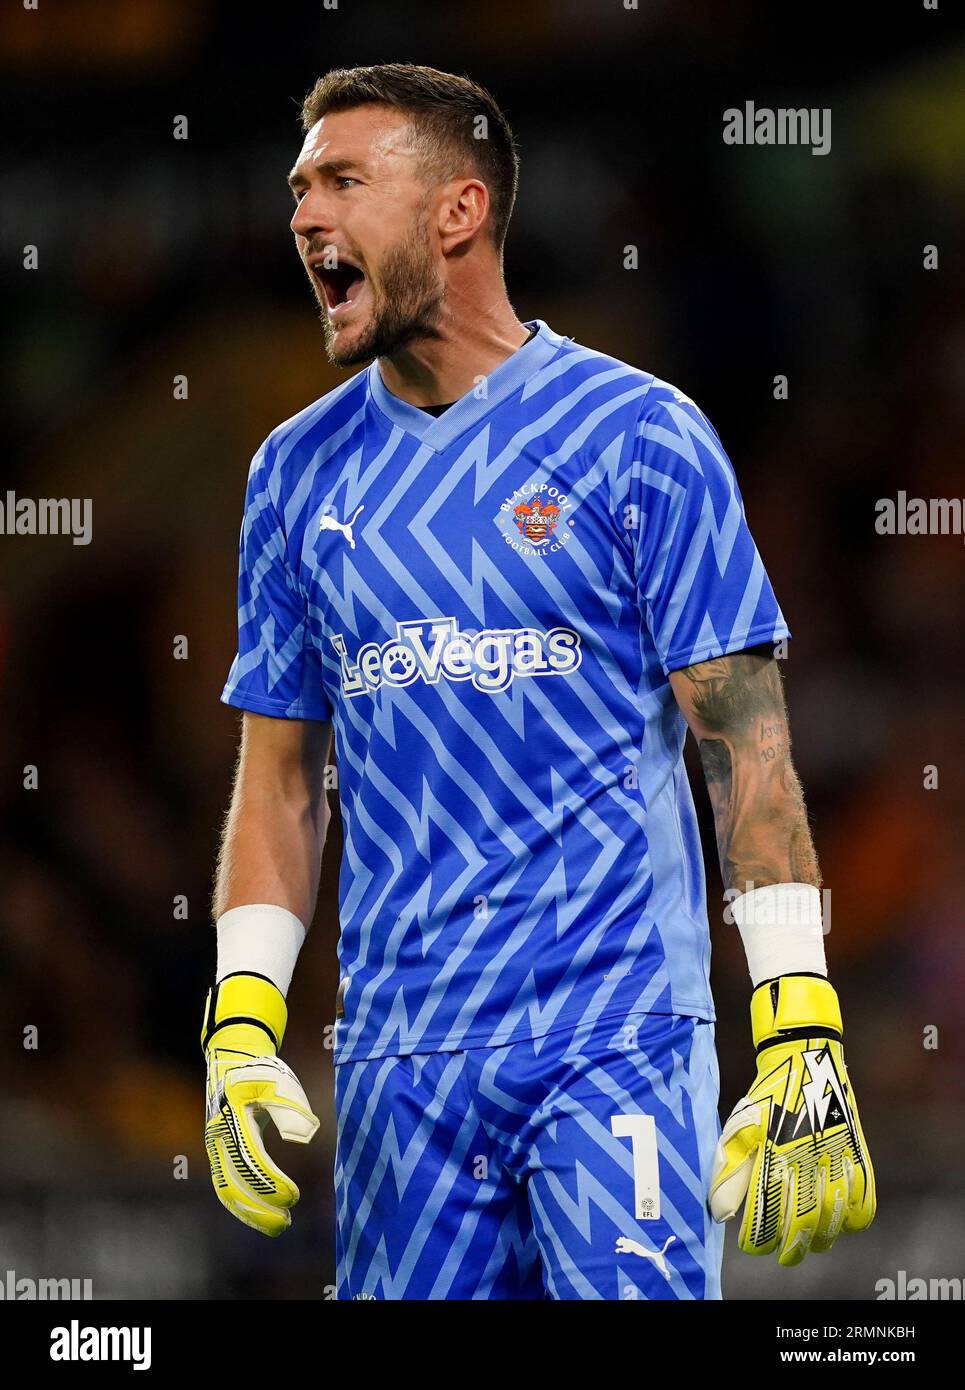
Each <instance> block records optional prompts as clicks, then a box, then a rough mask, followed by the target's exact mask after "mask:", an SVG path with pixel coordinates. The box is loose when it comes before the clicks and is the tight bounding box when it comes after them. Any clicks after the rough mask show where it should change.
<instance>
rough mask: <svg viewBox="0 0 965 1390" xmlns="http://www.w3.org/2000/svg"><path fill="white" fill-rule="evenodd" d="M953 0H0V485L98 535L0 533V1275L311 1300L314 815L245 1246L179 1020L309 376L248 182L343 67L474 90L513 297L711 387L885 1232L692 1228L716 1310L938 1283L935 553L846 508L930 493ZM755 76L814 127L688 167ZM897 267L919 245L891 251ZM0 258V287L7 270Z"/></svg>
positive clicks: (191, 1009)
mask: <svg viewBox="0 0 965 1390" xmlns="http://www.w3.org/2000/svg"><path fill="white" fill-rule="evenodd" d="M952 8H953V7H952V6H951V5H950V4H948V5H942V7H941V10H940V11H939V12H938V13H934V12H931V11H928V10H925V9H924V8H923V6H922V4H920V3H918V0H907V3H905V4H893V5H890V6H881V5H873V4H861V5H848V4H845V3H839V4H837V5H834V6H831V5H822V4H815V3H800V2H799V0H795V3H782V4H781V5H779V6H777V5H774V4H768V3H764V0H729V2H728V3H723V2H722V0H701V2H700V3H689V4H688V3H674V4H670V3H654V0H640V5H639V8H638V9H637V10H627V9H625V8H624V7H623V5H622V4H621V3H620V0H593V2H592V3H591V0H553V3H550V0H525V3H520V0H478V2H477V3H471V4H470V3H464V4H455V3H448V4H432V3H424V4H419V5H406V4H390V3H371V2H370V0H352V2H351V3H350V2H349V0H342V3H341V4H340V5H339V8H338V9H336V10H326V9H325V8H324V7H323V5H321V4H302V5H295V4H287V5H286V4H276V5H273V6H268V7H257V8H249V7H245V6H237V5H227V4H217V3H206V4H205V3H197V2H196V0H130V2H129V3H122V0H96V2H95V0H85V2H84V3H81V0H75V2H74V3H61V4H55V3H48V0H41V5H40V8H39V10H38V11H36V12H29V11H24V10H22V9H21V7H20V6H19V5H18V4H14V3H12V4H10V5H9V6H8V7H6V8H5V10H4V11H3V13H2V17H0V82H2V88H3V93H4V110H5V119H4V121H3V122H2V123H0V143H2V151H3V171H4V174H3V183H2V192H0V257H2V265H3V290H4V296H5V301H4V306H3V309H4V312H3V316H2V327H0V362H2V373H0V378H2V390H3V395H4V404H5V432H4V449H3V456H2V475H0V476H2V485H0V496H2V495H3V494H4V493H5V492H6V490H7V489H13V490H14V491H15V492H16V493H17V495H18V496H21V497H23V496H28V497H78V498H85V497H89V498H91V499H92V502H93V543H92V544H91V545H89V546H87V547H82V546H73V545H72V544H71V542H70V539H69V538H67V537H37V538H34V537H26V536H12V537H11V536H3V537H0V682H2V684H0V701H2V705H0V718H2V727H3V738H2V743H0V814H2V816H3V822H4V830H3V837H2V841H0V884H2V893H0V1046H2V1066H3V1079H4V1088H3V1089H4V1108H3V1109H4V1125H3V1132H4V1180H3V1183H2V1184H0V1276H2V1274H3V1271H5V1270H6V1269H13V1270H15V1271H16V1272H17V1274H18V1275H31V1276H33V1277H41V1276H49V1277H69V1276H76V1277H81V1278H84V1277H91V1278H93V1280H94V1289H95V1293H96V1294H98V1295H100V1296H114V1297H148V1298H154V1297H168V1298H195V1297H198V1298H201V1297H226V1296H258V1297H281V1296H286V1295H310V1296H312V1295H317V1296H323V1295H324V1293H325V1290H326V1286H329V1288H330V1286H331V1283H332V1277H333V1267H332V1227H333V1213H332V1198H331V1165H332V1134H333V1131H332V1113H331V1085H332V1076H331V1054H330V1052H329V1051H327V1050H326V1048H325V1046H324V1029H325V1027H326V1026H327V1025H328V1024H329V1023H330V1021H331V1016H332V1012H333V1001H334V987H335V978H336V972H335V949H334V948H335V935H336V923H335V915H334V902H335V887H336V875H337V861H338V849H339V844H338V839H337V833H336V832H334V831H333V837H332V843H331V844H330V846H329V848H328V850H327V852H326V862H325V868H324V871H323V884H322V893H321V898H320V907H319V912H318V915H317V919H316V922H315V924H314V929H313V932H312V935H311V936H310V938H309V942H308V944H307V946H306V947H305V950H304V951H303V953H302V957H301V961H300V965H299V970H298V972H297V974H296V979H295V983H294V985H293V988H292V991H291V994H290V998H289V1002H290V1005H291V1013H292V1023H291V1027H290V1034H289V1042H288V1045H287V1047H286V1055H287V1056H288V1058H289V1059H290V1060H291V1062H292V1063H293V1065H294V1066H295V1067H296V1069H297V1070H298V1071H299V1073H300V1075H301V1078H302V1080H303V1082H304V1083H305V1085H306V1088H307V1090H308V1093H309V1095H310V1096H311V1097H312V1099H313V1101H314V1102H315V1105H316V1108H317V1109H318V1110H319V1113H320V1114H321V1115H322V1117H323V1127H322V1132H321V1134H320V1135H319V1137H318V1139H317V1140H316V1142H315V1144H314V1145H313V1146H312V1148H310V1149H309V1150H307V1151H304V1152H298V1153H294V1154H292V1153H290V1152H288V1151H285V1152H284V1153H280V1154H279V1156H280V1157H281V1159H282V1162H283V1166H287V1167H288V1168H289V1171H291V1172H292V1173H294V1174H295V1175H296V1176H297V1178H298V1180H299V1182H300V1183H301V1186H302V1190H303V1199H302V1203H301V1205H300V1206H299V1208H298V1210H297V1212H296V1216H295V1222H294V1226H293V1228H292V1230H291V1232H289V1233H288V1234H287V1235H286V1236H285V1237H284V1238H283V1239H282V1240H280V1241H276V1242H269V1241H266V1240H264V1239H263V1238H261V1237H259V1236H258V1235H256V1234H255V1233H253V1232H250V1231H248V1230H246V1229H245V1228H243V1227H242V1226H240V1225H239V1224H237V1223H236V1222H233V1221H232V1220H231V1219H230V1218H229V1217H228V1215H227V1214H226V1213H225V1212H224V1211H223V1210H222V1208H221V1207H220V1206H219V1204H218V1203H217V1201H216V1199H215V1196H214V1193H213V1191H212V1189H211V1184H210V1178H209V1175H208V1168H207V1163H206V1160H205V1157H204V1151H203V1146H202V1144H201V1129H202V1085H203V1067H202V1059H201V1053H200V1049H199V1046H198V1031H199V1027H200V1015H201V1007H202V1001H203V996H204V991H205V989H206V987H207V984H208V982H209V980H210V978H211V977H212V972H213V966H214V935H213V931H212V929H211V927H210V916H209V895H210V878H211V867H212V862H213V858H214V854H215V851H216V845H217V839H218V832H219V824H220V819H221V816H222V814H223V809H224V807H225V804H226V801H227V797H228V791H229V785H230V774H231V768H232V762H233V757H234V752H235V743H236V735H237V718H238V717H237V715H236V713H234V712H233V711H229V710H227V709H225V708H224V707H222V706H221V705H219V703H218V695H219V693H220V690H221V686H222V683H223V680H224V677H225V674H226V671H227V668H228V665H229V663H230V659H231V656H232V654H233V651H234V623H235V596H234V589H235V579H236V565H237V560H236V545H237V534H238V528H239V524H240V519H241V506H242V499H243V492H244V484H245V477H246V472H247V465H248V462H249V459H250V456H251V454H252V453H253V452H254V450H255V448H256V447H257V446H258V444H259V443H260V442H261V440H262V439H263V438H264V436H265V435H266V434H267V433H268V431H269V430H270V429H272V428H273V427H274V426H275V425H276V424H277V423H279V422H280V421H281V420H283V419H285V418H287V417H288V416H289V415H291V414H293V413H294V412H296V411H297V410H299V409H300V408H301V407H303V406H304V405H306V404H307V403H308V402H309V401H311V400H313V399H315V398H316V397H318V396H319V395H321V394H323V393H324V392H325V391H326V390H328V389H329V388H330V387H331V386H333V385H334V384H336V382H337V381H339V380H342V379H343V378H342V376H341V374H339V373H336V372H334V371H333V370H332V369H331V368H330V367H329V366H328V364H327V362H326V360H325V357H324V353H323V347H322V335H321V330H320V328H319V326H318V323H317V321H316V316H315V311H314V308H313V304H312V301H311V299H310V292H309V290H308V287H307V286H306V285H305V283H304V277H303V272H302V271H301V268H300V266H299V265H298V262H297V260H296V257H295V255H294V252H293V248H292V244H291V236H290V233H289V232H288V230H287V223H288V219H289V217H290V208H289V195H288V192H287V190H286V188H285V185H284V176H285V173H286V172H287V170H288V168H289V166H290V164H291V163H292V161H293V158H294V156H295V154H296V153H297V150H298V148H299V144H300V134H299V128H298V123H297V118H298V110H299V104H300V100H301V98H302V96H303V95H304V93H305V92H306V90H307V89H308V88H309V87H310V86H311V85H312V83H313V82H314V80H315V78H316V77H317V76H318V75H319V74H320V73H322V72H324V71H326V70H327V69H329V68H331V67H337V66H351V65H355V64H360V63H371V62H382V61H414V62H424V63H430V64H433V65H435V66H438V67H441V68H445V69H448V70H452V71H459V72H466V73H468V74H469V75H470V76H472V77H474V78H475V79H476V80H478V81H481V82H483V83H484V84H485V85H486V86H488V87H489V88H490V89H491V90H492V91H493V93H494V94H495V96H496V98H497V100H499V102H500V103H501V104H502V105H503V107H504V109H505V110H506V113H507V115H508V117H509V119H510V121H511V122H512V124H513V125H514V128H515V130H516V133H517V137H518V140H519V143H520V146H521V153H522V184H521V192H520V198H519V202H518V204H517V210H516V213H515V217H514V222H513V226H512V228H511V232H510V240H509V246H508V252H507V263H506V271H507V281H508V286H509V292H510V296H511V299H512V301H513V304H514V307H515V308H516V311H517V313H518V314H519V316H520V317H521V318H524V319H527V318H534V317H540V318H542V319H544V320H546V321H547V322H548V323H549V324H550V325H551V327H553V328H554V329H555V330H556V331H558V332H561V333H564V334H567V335H570V336H572V337H575V338H576V339H577V340H579V341H581V342H584V343H586V344H587V345H589V346H592V347H594V348H597V349H600V350H603V351H606V352H610V353H613V354H615V355H616V356H618V357H621V358H623V359H625V360H627V361H629V362H632V363H634V364H635V365H638V366H640V367H643V368H646V369H649V370H653V371H655V372H657V374H658V375H660V376H663V377H665V378H668V379H670V380H671V381H673V382H674V383H675V384H677V385H678V386H680V387H681V388H682V389H683V390H684V391H686V392H687V393H689V394H691V395H693V396H694V397H695V398H696V399H697V401H698V402H699V403H700V404H701V405H702V406H703V407H704V409H705V410H706V411H707V412H708V414H709V415H710V417H711V419H712V420H713V422H714V423H715V425H716V427H717V429H718V431H719V432H720V434H721V436H722V438H723V440H724V443H725V446H726V447H727V449H728V451H729V453H730V454H731V457H732V458H733V460H734V462H735V466H736V468H737V472H738V477H739V479H740V482H741V486H742V490H743V493H744V498H745V502H746V506H747V512H748V516H749V519H750V522H751V526H752V529H753V531H754V533H755V536H756V538H757V541H758V544H759V546H760V549H761V551H762V553H763V556H764V560H765V563H766V564H767V566H768V569H769V571H770V574H771V578H772V580H773V582H774V585H775V588H776V590H777V593H778V596H779V598H780V599H781V602H782V605H783V607H784V609H785V612H786V614H787V617H788V620H789V622H790V625H791V628H792V630H793V632H794V634H795V637H794V641H793V642H792V644H791V649H790V655H789V658H788V660H787V661H786V663H785V672H786V679H787V686H788V693H789V700H790V705H791V714H792V727H793V730H794V734H795V748H796V757H797V762H798V765H799V769H800V771H801V774H802V777H803V780H804V784H805V789H806V792H807V796H808V802H809V807H810V810H811V813H812V818H813V822H814V826H815V833H816V837H817V843H818V848H819V852H820V855H821V859H822V866H823V869H824V873H825V879H826V882H827V884H828V885H829V886H830V889H831V904H832V929H831V932H830V935H829V937H828V942H827V945H828V956H829V961H830V964H831V971H832V978H833V980H834V981H835V983H836V984H837V985H838V987H839V991H840V994H841V996H842V1001H843V1006H844V1013H845V1020H846V1025H847V1052H848V1057H849V1061H850V1065H851V1070H852V1074H853V1075H854V1076H855V1077H856V1080H857V1090H858V1098H859V1102H860V1104H861V1109H862V1115H863V1119H864V1123H865V1128H866V1131H867V1135H868V1139H869V1143H870V1146H871V1150H872V1154H873V1157H874V1159H875V1164H876V1168H877V1173H878V1179H879V1188H880V1194H879V1216H878V1219H877V1222H876V1224H875V1226H874V1227H873V1228H872V1230H871V1231H869V1232H868V1233H867V1234H865V1235H863V1236H860V1237H853V1238H850V1237H842V1238H841V1239H840V1240H839V1242H838V1245H837V1247H836V1248H835V1250H834V1251H833V1252H832V1253H831V1254H830V1255H825V1256H820V1257H811V1258H810V1259H808V1260H807V1261H806V1262H805V1263H804V1265H802V1266H801V1267H800V1268H798V1269H795V1270H788V1271H778V1270H777V1269H776V1268H775V1266H774V1264H773V1261H771V1260H767V1261H764V1260H761V1261H753V1260H751V1259H749V1258H747V1257H745V1256H740V1255H739V1254H738V1253H737V1252H736V1250H735V1249H734V1246H733V1232H731V1233H730V1235H729V1236H728V1241H729V1245H728V1255H727V1258H726V1260H725V1267H724V1290H725V1294H726V1295H728V1296H730V1297H736V1298H758V1297H779V1298H788V1299H802V1298H818V1299H831V1298H854V1299H868V1298H872V1297H874V1296H875V1282H876V1280H878V1279H882V1278H895V1277H896V1276H897V1272H898V1270H900V1269H904V1270H906V1271H908V1273H909V1275H915V1276H919V1277H924V1278H928V1277H931V1276H945V1277H949V1276H951V1277H958V1276H961V1275H962V1273H963V1260H962V1238H963V1234H965V1191H963V1182H962V1158H961V1156H962V1152H963V1147H965V1123H963V1121H965V1109H963V1095H962V1090H963V1083H962V1076H963V1062H965V1047H963V1038H962V1030H961V1016H962V1005H961V1000H962V993H963V986H965V953H963V947H962V935H961V929H962V908H961V900H962V894H961V882H962V871H963V852H962V830H963V823H965V815H963V802H965V779H963V768H962V757H961V739H960V730H961V718H962V701H961V684H962V675H963V644H962V629H963V616H965V614H963V608H965V586H963V583H962V555H963V551H962V537H961V535H957V536H955V535H950V536H941V535H932V536H881V535H878V534H877V533H876V531H875V524H874V523H875V502H876V500H877V499H879V498H885V497H894V496H895V495H896V493H897V491H898V490H899V489H905V490H907V491H908V493H909V494H910V495H918V496H922V497H948V498H951V497H955V496H958V497H962V496H963V494H965V469H963V466H962V445H961V438H962V430H963V424H965V312H963V304H962V289H963V259H962V254H963V250H965V197H963V193H965V150H963V139H965V137H963V131H965V37H963V34H962V30H961V27H960V26H959V27H955V25H953V22H952V19H951V11H952ZM747 100H753V101H755V102H756V103H757V104H758V106H770V107H782V106H786V107H825V106H829V107H830V108H831V109H832V148H831V153H830V154H829V155H827V156H826V157H816V156H814V155H812V154H811V152H810V150H809V149H807V148H795V147H783V148H781V147H777V148H760V147H732V146H727V145H725V144H724V142H723V140H722V113H723V111H724V110H725V109H726V108H727V107H730V106H742V105H743V103H744V102H745V101H747ZM179 115H184V116H187V118H188V121H189V138H188V139H187V140H186V141H183V140H182V141H176V140H174V139H173V137H172V131H173V122H174V119H175V117H176V116H179ZM929 244H934V245H937V247H938V253H939V266H938V269H937V270H925V269H924V268H923V255H924V251H923V248H924V247H925V246H926V245H929ZM27 245H35V246H37V247H38V253H39V268H38V269H37V270H31V271H28V270H25V269H23V268H22V261H23V255H24V250H23V248H24V247H25V246H27ZM628 245H634V246H636V247H638V248H639V268H638V269H636V270H632V271H631V270H626V269H624V248H625V247H627V246H628ZM180 374H184V375H186V376H187V378H188V383H189V395H188V399H187V400H186V401H178V400H175V399H174V396H173V390H174V378H175V377H176V376H178V375H180ZM778 374H784V375H786V376H787V377H788V381H789V398H788V399H787V400H775V399H774V394H773V391H774V386H773V383H774V377H775V376H776V375H778ZM178 636H184V637H186V638H187V639H188V659H187V660H176V659H174V649H175V640H176V638H177V637H178ZM28 765H33V766H35V767H36V768H37V769H38V779H39V785H38V786H37V788H36V789H35V790H26V789H25V788H24V785H23V783H24V771H23V770H24V768H25V767H27V766H28ZM927 765H935V766H937V769H938V787H937V789H934V790H925V788H924V785H923V779H924V768H925V767H926V766H927ZM697 799H698V803H699V807H700V810H701V814H702V816H703V820H704V824H705V826H706V827H707V829H708V839H707V848H708V856H709V859H708V862H709V875H708V890H709V894H710V900H711V912H712V918H716V917H717V916H718V915H719V911H718V904H719V895H720V891H721V890H720V882H719V878H718V877H717V871H716V865H715V856H714V853H713V849H712V844H711V839H710V835H709V816H708V815H707V814H706V799H705V796H704V794H703V792H702V790H700V789H698V796H697ZM180 895H183V896H184V897H185V898H186V899H187V903H188V910H187V912H188V915H187V918H186V919H184V920H182V919H179V918H178V917H176V916H175V900H176V899H177V898H178V897H179V896H180ZM714 938H715V958H714V959H715V965H714V983H715V992H716V997H717V1001H718V1013H719V1022H718V1029H717V1032H718V1041H719V1044H720V1050H721V1065H722V1082H723V1086H722V1097H721V1105H722V1110H723V1112H724V1113H726V1112H727V1110H729V1108H730V1106H731V1105H732V1104H733V1103H734V1101H735V1100H736V1099H737V1098H738V1097H739V1096H740V1095H741V1094H742V1093H743V1090H744V1088H745V1086H746V1084H747V1083H748V1082H749V1080H750V1078H751V1076H752V1065H753V1059H752V1052H751V1045H750V1036H749V1023H748V1017H747V1001H748V997H749V982H748V980H747V975H746V968H745V966H744V963H743V957H742V952H741V950H740V945H739V942H738V940H737V938H736V933H735V932H734V931H733V930H732V929H729V928H726V927H724V926H722V925H718V926H717V927H716V928H715V933H714ZM31 1025H33V1026H35V1027H36V1028H37V1029H38V1030H39V1034H38V1044H37V1046H36V1048H30V1049H25V1047H24V1041H23V1040H24V1029H25V1028H28V1027H29V1026H31ZM929 1027H934V1028H936V1029H937V1030H938V1032H937V1039H938V1046H937V1048H934V1049H928V1048H926V1047H925V1045H924V1037H925V1030H926V1029H928V1028H929ZM282 1148H284V1146H282V1145H277V1146H276V1150H275V1151H276V1153H278V1152H279V1150H280V1149H282ZM178 1156H184V1157H185V1158H186V1159H187V1174H188V1176H187V1177H186V1178H178V1177H176V1176H175V1172H176V1164H177V1162H178Z"/></svg>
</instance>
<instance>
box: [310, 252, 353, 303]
mask: <svg viewBox="0 0 965 1390" xmlns="http://www.w3.org/2000/svg"><path fill="white" fill-rule="evenodd" d="M312 273H313V274H314V276H315V278H316V279H317V280H318V281H319V283H320V284H321V286H322V289H323V290H324V292H325V303H326V306H327V308H328V312H329V313H330V314H337V313H339V312H344V311H345V310H346V309H347V308H349V306H350V305H352V304H354V303H355V301H356V300H357V299H358V297H359V294H360V292H361V290H362V286H363V285H364V284H365V275H364V273H363V271H361V270H360V269H359V268H358V266H357V265H351V264H350V263H349V262H348V261H341V262H340V263H339V265H337V266H336V267H335V268H334V269H332V268H329V267H327V266H323V265H316V266H313V267H312Z"/></svg>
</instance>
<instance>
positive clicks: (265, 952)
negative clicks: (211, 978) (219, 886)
mask: <svg viewBox="0 0 965 1390" xmlns="http://www.w3.org/2000/svg"><path fill="white" fill-rule="evenodd" d="M215 925H216V927H217V931H218V970H217V974H216V976H215V980H216V981H221V980H223V979H224V977H225V976H226V975H235V974H237V973H238V972H239V971H242V972H245V973H250V974H254V975H265V976H266V977H267V978H268V979H269V980H271V982H272V984H273V985H274V986H275V987H276V989H280V990H281V992H282V994H287V993H288V986H289V985H290V984H291V982H292V974H293V973H294V970H295V961H296V960H297V959H298V953H299V951H300V950H301V949H302V942H303V941H304V940H305V928H304V927H303V926H302V924H301V922H300V921H299V920H298V918H297V917H296V916H295V914H294V913H293V912H289V911H288V909H287V908H284V907H275V906H274V905H273V904H271V903H248V904H246V905H245V906H244V907H233V908H231V910H230V911H229V912H223V913H222V914H221V916H220V917H219V918H218V920H217V922H216V924H215Z"/></svg>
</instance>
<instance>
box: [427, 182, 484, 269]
mask: <svg viewBox="0 0 965 1390" xmlns="http://www.w3.org/2000/svg"><path fill="white" fill-rule="evenodd" d="M489 208H490V198H489V189H488V188H487V187H486V185H485V184H484V183H483V181H482V179H477V178H462V179H452V180H451V181H450V182H449V183H448V184H446V185H445V187H444V188H443V190H442V197H441V199H440V202H439V210H438V220H437V224H436V225H437V229H438V232H439V240H440V241H441V243H442V250H443V253H446V254H447V253H449V252H451V251H454V250H455V249H456V247H457V246H461V245H462V244H463V243H464V242H467V241H469V240H470V239H471V238H472V237H474V236H475V235H476V233H477V232H478V231H479V229H480V227H481V226H482V224H483V223H484V222H485V220H486V218H487V217H488V216H489Z"/></svg>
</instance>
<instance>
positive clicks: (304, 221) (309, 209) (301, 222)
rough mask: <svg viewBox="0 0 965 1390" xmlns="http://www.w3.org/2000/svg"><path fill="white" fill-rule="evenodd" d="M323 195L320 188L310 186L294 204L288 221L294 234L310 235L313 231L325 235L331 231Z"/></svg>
mask: <svg viewBox="0 0 965 1390" xmlns="http://www.w3.org/2000/svg"><path fill="white" fill-rule="evenodd" d="M323 200H324V195H323V193H322V192H321V190H320V189H315V188H310V189H309V190H308V192H307V193H306V194H305V196H304V197H303V198H301V199H300V200H299V201H298V202H297V203H296V204H295V211H294V213H293V214H292V220H291V223H290V226H291V229H292V231H293V232H294V233H295V235H296V236H301V237H310V236H311V235H312V234H313V233H315V232H322V233H324V234H325V235H326V236H327V235H329V234H330V233H331V231H332V222H331V219H330V218H329V217H328V216H327V214H326V212H325V208H324V206H323Z"/></svg>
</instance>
